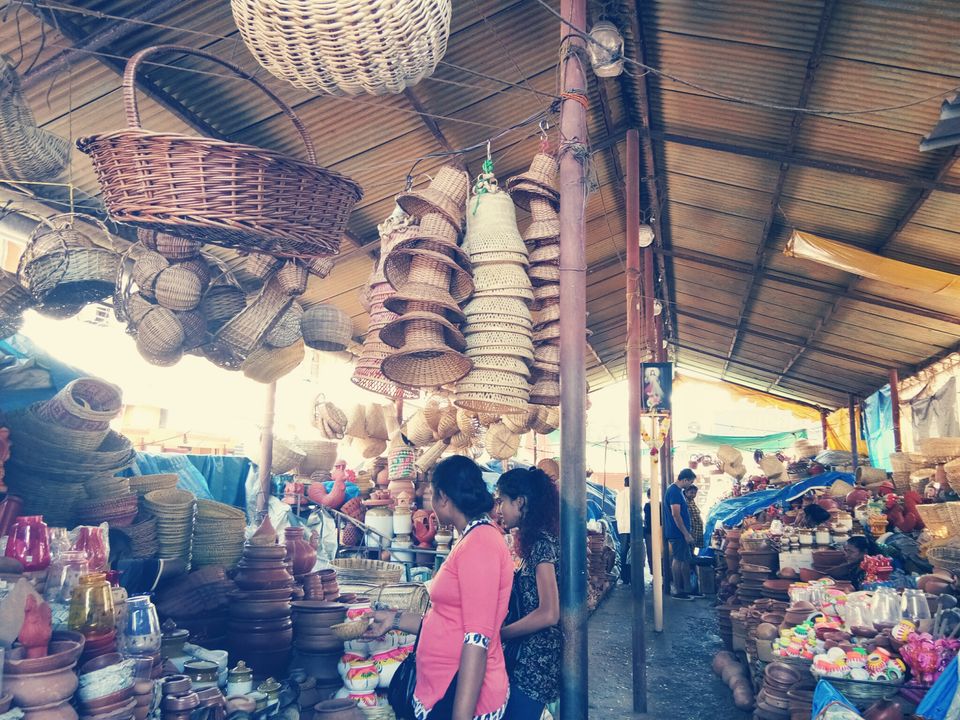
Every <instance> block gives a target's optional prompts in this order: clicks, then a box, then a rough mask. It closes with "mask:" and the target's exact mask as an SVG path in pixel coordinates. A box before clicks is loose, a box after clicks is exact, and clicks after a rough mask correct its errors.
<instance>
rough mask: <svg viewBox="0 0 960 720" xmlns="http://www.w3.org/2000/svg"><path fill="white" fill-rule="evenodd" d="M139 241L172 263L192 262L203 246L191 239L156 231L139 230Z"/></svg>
mask: <svg viewBox="0 0 960 720" xmlns="http://www.w3.org/2000/svg"><path fill="white" fill-rule="evenodd" d="M137 239H138V240H139V241H140V243H141V244H142V245H143V246H144V247H147V248H150V249H151V250H153V251H154V252H155V253H158V254H160V255H162V256H163V257H165V258H166V259H167V260H170V261H172V262H181V261H184V260H191V259H193V258H195V257H196V256H197V255H198V254H199V253H200V250H201V248H202V247H203V244H202V243H200V242H198V241H196V240H192V239H190V238H185V237H179V236H177V235H168V234H167V233H159V232H157V231H155V230H145V229H143V228H139V229H138V230H137Z"/></svg>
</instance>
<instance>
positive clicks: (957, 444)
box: [917, 437, 960, 465]
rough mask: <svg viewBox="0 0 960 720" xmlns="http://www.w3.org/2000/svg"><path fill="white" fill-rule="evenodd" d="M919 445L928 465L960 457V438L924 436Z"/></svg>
mask: <svg viewBox="0 0 960 720" xmlns="http://www.w3.org/2000/svg"><path fill="white" fill-rule="evenodd" d="M917 445H918V446H919V447H918V450H919V451H920V454H921V455H922V456H923V457H924V459H925V460H926V464H927V465H938V464H940V463H945V462H949V461H950V460H953V459H954V458H958V457H960V438H955V437H946V438H924V439H923V440H921V441H920V442H918V443H917Z"/></svg>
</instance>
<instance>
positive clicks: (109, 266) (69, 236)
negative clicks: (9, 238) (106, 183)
mask: <svg viewBox="0 0 960 720" xmlns="http://www.w3.org/2000/svg"><path fill="white" fill-rule="evenodd" d="M82 219H83V220H84V221H86V222H90V223H93V225H94V226H95V227H89V226H84V225H82V224H81V223H80V222H79V221H80V220H81V218H79V217H78V216H75V215H72V214H70V213H67V214H61V215H54V216H53V217H50V218H47V219H45V220H42V221H41V222H40V224H38V225H37V227H36V228H34V230H33V232H32V233H31V234H30V239H29V240H28V242H27V247H26V249H25V250H24V251H23V254H22V255H21V256H20V262H19V266H18V268H17V280H18V281H19V283H20V284H21V285H22V286H23V287H24V289H26V290H27V291H28V292H29V293H30V294H31V295H32V296H33V297H34V299H35V300H36V301H37V302H38V303H39V304H41V305H43V306H49V307H53V308H58V307H59V308H64V307H74V306H83V305H85V304H87V303H91V302H98V301H100V300H104V299H105V298H108V297H110V296H111V295H113V293H114V289H115V287H116V281H117V269H118V267H119V265H120V255H119V254H118V253H117V252H116V251H115V250H113V249H112V246H113V241H112V240H111V237H110V231H109V230H107V226H106V225H104V224H103V223H102V222H100V221H99V220H97V219H96V218H92V217H91V218H82ZM91 231H96V232H99V233H102V238H101V241H102V242H103V243H105V244H106V245H107V247H102V246H100V245H97V244H96V243H94V242H93V240H92V239H91V235H90V234H88V233H90V232H91Z"/></svg>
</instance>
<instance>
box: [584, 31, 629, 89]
mask: <svg viewBox="0 0 960 720" xmlns="http://www.w3.org/2000/svg"><path fill="white" fill-rule="evenodd" d="M590 39H591V40H592V41H593V42H591V43H589V46H588V50H589V52H590V64H591V65H593V72H594V73H596V75H597V77H617V75H619V74H620V73H622V72H623V36H622V35H621V34H620V31H619V30H617V26H616V25H614V24H613V23H612V22H610V21H609V20H601V21H600V22H598V23H597V24H596V25H594V26H593V29H592V30H590Z"/></svg>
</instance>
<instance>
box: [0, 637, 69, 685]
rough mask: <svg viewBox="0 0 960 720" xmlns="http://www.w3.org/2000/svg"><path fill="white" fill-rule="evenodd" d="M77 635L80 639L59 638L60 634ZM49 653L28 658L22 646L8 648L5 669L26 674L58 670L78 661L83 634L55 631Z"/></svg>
mask: <svg viewBox="0 0 960 720" xmlns="http://www.w3.org/2000/svg"><path fill="white" fill-rule="evenodd" d="M64 635H75V636H77V637H78V638H79V640H58V639H57V637H58V636H61V637H62V636H64ZM48 652H49V655H47V656H46V657H41V658H31V659H27V657H26V650H25V649H24V648H22V647H17V648H14V649H13V650H7V654H6V659H5V660H4V663H3V671H4V673H6V674H8V675H26V674H33V673H38V672H48V671H50V670H57V669H59V668H62V667H66V666H67V665H72V664H74V663H76V662H77V658H79V657H80V654H81V653H82V652H83V635H81V634H80V633H72V632H71V633H54V634H53V642H51V643H50V646H49V649H48Z"/></svg>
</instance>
